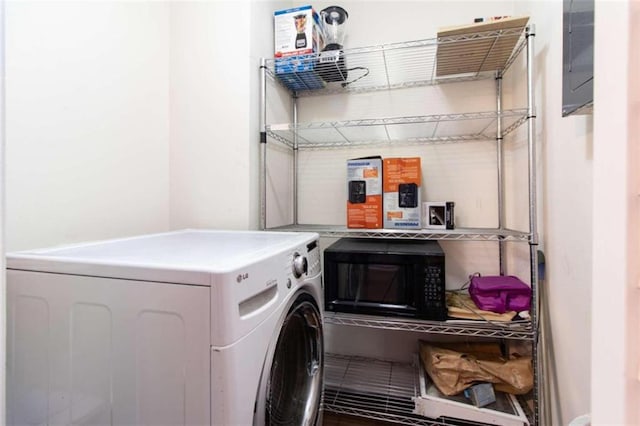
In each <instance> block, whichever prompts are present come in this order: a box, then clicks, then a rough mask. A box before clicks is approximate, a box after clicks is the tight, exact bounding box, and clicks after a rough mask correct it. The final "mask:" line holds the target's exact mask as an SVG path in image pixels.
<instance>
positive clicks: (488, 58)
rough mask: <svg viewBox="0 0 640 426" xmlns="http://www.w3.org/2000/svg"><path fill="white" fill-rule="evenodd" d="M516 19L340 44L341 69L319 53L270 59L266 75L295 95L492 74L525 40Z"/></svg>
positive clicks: (425, 83) (503, 67)
mask: <svg viewBox="0 0 640 426" xmlns="http://www.w3.org/2000/svg"><path fill="white" fill-rule="evenodd" d="M515 25H516V26H515V27H513V28H502V29H499V30H492V31H483V32H477V33H465V34H455V35H449V36H444V37H437V38H432V39H426V40H415V41H408V42H402V43H390V44H381V45H376V46H368V47H361V48H351V49H344V50H343V51H342V52H343V53H341V55H342V57H343V58H344V60H345V61H346V67H345V68H346V69H347V70H348V73H347V74H346V75H345V73H344V70H341V69H339V68H337V67H333V68H329V69H322V68H320V66H321V65H319V64H320V63H321V62H320V61H321V58H322V55H323V53H315V54H309V55H303V56H296V57H294V58H276V59H269V60H267V61H266V63H265V67H266V70H267V73H268V74H269V75H270V76H271V77H273V78H274V79H275V80H278V81H279V82H280V83H281V84H282V85H283V86H285V87H287V88H288V89H291V91H292V92H295V93H296V95H297V96H313V95H325V94H335V93H344V92H371V91H379V90H389V89H398V88H407V87H418V86H428V85H437V84H443V83H452V82H461V81H473V80H480V79H487V78H493V77H494V76H495V71H497V70H500V71H501V72H505V71H506V70H507V69H508V68H509V67H510V65H511V64H512V63H513V61H514V58H515V57H517V55H518V54H519V52H520V51H521V50H522V48H523V46H524V44H525V36H524V30H525V28H526V27H525V24H522V23H520V22H517V23H516V24H515ZM460 49H463V50H464V51H465V52H469V51H472V52H473V53H474V55H473V56H474V58H476V59H477V60H476V61H475V62H473V63H474V64H475V65H471V66H469V59H470V58H469V55H468V54H465V55H464V57H462V60H461V55H460V54H459V52H460ZM496 58H498V60H496ZM461 64H462V65H464V66H461ZM459 71H463V72H459ZM318 74H319V75H321V76H322V77H323V78H320V77H319V75H318ZM323 80H324V81H328V82H329V83H324V82H323Z"/></svg>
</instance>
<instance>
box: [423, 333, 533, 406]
mask: <svg viewBox="0 0 640 426" xmlns="http://www.w3.org/2000/svg"><path fill="white" fill-rule="evenodd" d="M443 346H447V347H449V348H447V347H443ZM474 346H476V345H474V344H472V343H470V344H466V345H463V346H460V345H457V347H458V348H462V349H463V350H462V351H458V350H454V349H450V348H452V347H456V345H440V344H439V346H434V345H432V344H429V343H425V342H420V358H421V359H422V364H423V366H424V368H425V370H426V371H427V374H429V377H430V378H431V380H432V381H433V383H434V384H435V385H436V387H437V388H438V390H439V391H440V392H442V393H443V394H445V395H456V394H458V393H460V392H462V391H463V390H465V389H466V388H468V387H469V386H471V385H473V384H474V383H477V382H489V383H493V385H494V387H495V389H496V390H497V391H500V392H507V393H512V394H516V395H521V394H525V393H527V392H529V391H530V390H531V388H532V387H533V366H532V364H531V357H521V358H514V359H505V358H503V357H502V356H501V353H500V347H499V346H498V344H486V343H480V344H478V345H477V347H474Z"/></svg>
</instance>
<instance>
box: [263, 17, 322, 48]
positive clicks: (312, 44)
mask: <svg viewBox="0 0 640 426" xmlns="http://www.w3.org/2000/svg"><path fill="white" fill-rule="evenodd" d="M319 19H320V18H319V17H318V14H317V13H316V12H315V10H314V9H313V7H312V6H311V5H307V6H300V7H293V8H290V9H283V10H277V11H275V12H274V13H273V24H274V27H273V34H274V43H275V46H274V55H275V57H276V58H280V57H283V56H293V55H306V54H309V53H316V52H320V51H321V50H322V49H323V48H324V36H323V33H322V30H321V29H320V20H319Z"/></svg>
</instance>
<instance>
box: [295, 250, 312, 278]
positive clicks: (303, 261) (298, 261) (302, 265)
mask: <svg viewBox="0 0 640 426" xmlns="http://www.w3.org/2000/svg"><path fill="white" fill-rule="evenodd" d="M308 269H309V264H308V263H307V258H306V257H304V256H302V255H300V254H299V253H295V254H294V255H293V276H294V277H296V278H300V277H301V276H302V275H304V274H306V273H307V271H308Z"/></svg>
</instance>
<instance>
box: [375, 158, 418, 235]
mask: <svg viewBox="0 0 640 426" xmlns="http://www.w3.org/2000/svg"><path fill="white" fill-rule="evenodd" d="M383 167H384V177H383V193H384V194H383V205H384V227H385V228H391V229H420V227H421V220H420V213H421V207H420V206H421V202H420V201H421V195H420V192H421V191H420V186H421V182H422V174H421V166H420V157H410V158H385V160H384V165H383Z"/></svg>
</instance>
